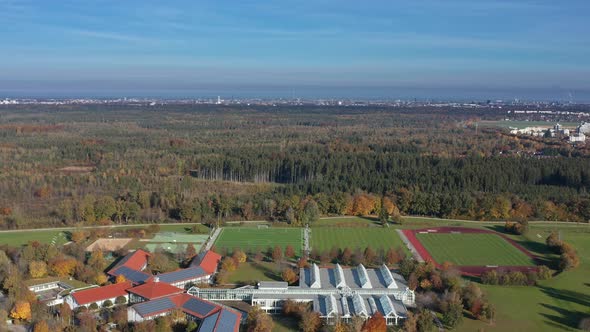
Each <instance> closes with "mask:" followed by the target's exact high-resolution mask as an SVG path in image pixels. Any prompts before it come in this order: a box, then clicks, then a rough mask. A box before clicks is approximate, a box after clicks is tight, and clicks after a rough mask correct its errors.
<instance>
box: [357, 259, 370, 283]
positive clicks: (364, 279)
mask: <svg viewBox="0 0 590 332" xmlns="http://www.w3.org/2000/svg"><path fill="white" fill-rule="evenodd" d="M356 272H357V274H358V276H359V281H360V282H361V288H373V286H372V285H371V280H369V274H368V273H367V269H365V267H364V266H363V264H359V266H357V267H356Z"/></svg>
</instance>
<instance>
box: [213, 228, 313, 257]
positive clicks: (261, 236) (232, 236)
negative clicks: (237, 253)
mask: <svg viewBox="0 0 590 332" xmlns="http://www.w3.org/2000/svg"><path fill="white" fill-rule="evenodd" d="M302 241H303V229H301V228H272V227H271V228H255V227H225V228H223V229H222V230H221V234H220V235H219V237H218V238H217V240H216V241H215V247H216V248H217V249H218V250H223V249H227V250H229V251H232V250H234V249H241V250H244V251H255V250H257V249H260V250H262V251H266V250H267V249H268V248H274V247H275V246H280V247H281V248H283V249H284V248H286V247H287V246H288V245H291V246H292V247H293V249H294V250H295V253H296V255H298V256H300V255H301V246H302Z"/></svg>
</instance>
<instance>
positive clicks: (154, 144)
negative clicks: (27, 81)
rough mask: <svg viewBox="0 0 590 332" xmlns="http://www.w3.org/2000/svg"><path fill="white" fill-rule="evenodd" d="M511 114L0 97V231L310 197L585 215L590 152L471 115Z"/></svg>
mask: <svg viewBox="0 0 590 332" xmlns="http://www.w3.org/2000/svg"><path fill="white" fill-rule="evenodd" d="M509 111H510V109H508V110H507V109H501V110H500V109H493V108H457V107H453V108H451V107H449V108H445V107H408V108H401V107H320V106H274V107H273V106H252V107H250V106H221V105H220V106H217V105H174V104H168V105H158V106H147V105H130V104H127V105H61V106H56V105H12V106H2V107H0V188H1V190H0V228H4V229H12V228H31V227H42V226H58V225H75V224H80V223H83V224H105V223H144V222H156V221H159V222H167V221H173V220H175V221H178V220H181V221H201V222H208V223H209V222H223V221H224V220H230V219H231V220H249V219H269V220H273V221H279V222H288V223H291V224H293V223H294V224H299V223H301V222H302V221H303V220H305V219H306V213H308V212H309V211H310V210H316V209H317V210H318V211H319V213H321V214H324V215H328V214H330V215H340V214H351V215H359V214H363V215H364V214H378V213H379V212H380V210H381V209H382V206H385V207H386V209H387V211H388V213H389V214H390V215H399V214H416V215H428V216H439V217H450V218H469V219H477V220H505V219H506V220H528V219H539V220H565V221H576V222H587V221H588V220H590V196H589V194H588V191H589V190H588V189H590V158H588V156H589V155H590V154H589V149H588V148H587V147H586V146H584V145H578V146H572V145H570V144H568V143H566V142H563V141H561V140H559V139H543V138H533V137H524V136H519V137H517V136H512V135H509V134H508V131H507V130H505V129H502V128H499V127H497V128H496V127H493V126H479V127H478V126H477V125H476V124H477V123H478V121H481V120H486V122H487V123H490V122H492V121H494V120H500V119H504V118H505V117H506V116H507V114H509V113H507V112H509ZM585 111H587V110H585ZM554 120H555V121H560V119H559V118H556V119H554ZM581 120H583V119H581Z"/></svg>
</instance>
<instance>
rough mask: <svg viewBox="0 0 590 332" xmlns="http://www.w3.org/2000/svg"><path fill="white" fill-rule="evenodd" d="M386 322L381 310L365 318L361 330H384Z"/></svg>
mask: <svg viewBox="0 0 590 332" xmlns="http://www.w3.org/2000/svg"><path fill="white" fill-rule="evenodd" d="M386 331H387V322H386V321H385V317H383V314H381V312H377V313H376V314H374V315H373V317H371V318H369V319H367V321H366V322H365V324H364V325H363V329H362V332H386Z"/></svg>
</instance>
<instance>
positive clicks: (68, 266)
mask: <svg viewBox="0 0 590 332" xmlns="http://www.w3.org/2000/svg"><path fill="white" fill-rule="evenodd" d="M76 265H78V261H77V260H75V259H73V258H66V257H60V258H56V259H54V260H53V261H51V263H50V264H49V266H50V270H51V272H52V273H53V274H54V275H55V276H58V277H66V276H70V275H72V274H73V273H74V270H75V269H76Z"/></svg>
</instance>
